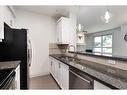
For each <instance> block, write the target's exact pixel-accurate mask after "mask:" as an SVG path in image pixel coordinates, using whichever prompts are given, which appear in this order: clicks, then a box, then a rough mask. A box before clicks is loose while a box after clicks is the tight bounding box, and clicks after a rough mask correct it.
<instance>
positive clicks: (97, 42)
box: [93, 34, 112, 56]
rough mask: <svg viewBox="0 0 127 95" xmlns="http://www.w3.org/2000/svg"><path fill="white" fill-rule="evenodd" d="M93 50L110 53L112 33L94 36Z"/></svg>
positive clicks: (101, 53) (109, 54) (104, 53)
mask: <svg viewBox="0 0 127 95" xmlns="http://www.w3.org/2000/svg"><path fill="white" fill-rule="evenodd" d="M93 52H94V53H96V54H100V55H107V56H111V55H112V34H108V35H101V36H95V37H94V47H93Z"/></svg>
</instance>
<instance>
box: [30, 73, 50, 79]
mask: <svg viewBox="0 0 127 95" xmlns="http://www.w3.org/2000/svg"><path fill="white" fill-rule="evenodd" d="M49 74H50V72H45V73H41V74H36V75H30V78H34V77H39V76H44V75H49Z"/></svg>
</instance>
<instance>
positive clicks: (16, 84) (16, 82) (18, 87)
mask: <svg viewBox="0 0 127 95" xmlns="http://www.w3.org/2000/svg"><path fill="white" fill-rule="evenodd" d="M15 72H16V75H15V89H20V65H19V66H18V67H17V68H16V69H15Z"/></svg>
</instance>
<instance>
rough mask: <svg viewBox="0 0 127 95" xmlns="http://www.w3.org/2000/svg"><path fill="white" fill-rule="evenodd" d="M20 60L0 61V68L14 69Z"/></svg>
mask: <svg viewBox="0 0 127 95" xmlns="http://www.w3.org/2000/svg"><path fill="white" fill-rule="evenodd" d="M20 62H21V61H19V60H17V61H5V62H0V70H3V69H15V68H16V67H17V66H18V65H19V64H20Z"/></svg>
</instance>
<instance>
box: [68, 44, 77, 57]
mask: <svg viewBox="0 0 127 95" xmlns="http://www.w3.org/2000/svg"><path fill="white" fill-rule="evenodd" d="M70 47H73V48H74V56H73V58H76V57H77V52H76V48H75V46H74V45H69V46H68V50H69V49H70Z"/></svg>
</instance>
